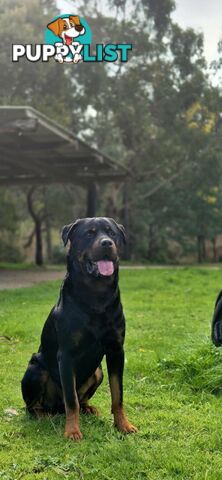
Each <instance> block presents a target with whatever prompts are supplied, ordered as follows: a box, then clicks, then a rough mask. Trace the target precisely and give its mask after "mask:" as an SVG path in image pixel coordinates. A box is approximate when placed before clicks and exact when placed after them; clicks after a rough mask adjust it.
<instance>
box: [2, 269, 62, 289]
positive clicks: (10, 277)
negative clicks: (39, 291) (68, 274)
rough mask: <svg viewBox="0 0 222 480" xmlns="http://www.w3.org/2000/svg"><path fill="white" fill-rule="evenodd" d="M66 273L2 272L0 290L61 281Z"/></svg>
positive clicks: (35, 271)
mask: <svg viewBox="0 0 222 480" xmlns="http://www.w3.org/2000/svg"><path fill="white" fill-rule="evenodd" d="M64 272H65V269H64V271H62V270H60V271H59V270H58V271H47V270H46V271H45V270H42V271H41V270H40V271H38V270H0V290H4V289H9V288H21V287H30V286H32V285H34V284H36V283H40V282H47V281H49V280H60V279H62V278H63V277H64Z"/></svg>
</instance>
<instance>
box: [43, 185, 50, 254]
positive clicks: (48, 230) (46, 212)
mask: <svg viewBox="0 0 222 480" xmlns="http://www.w3.org/2000/svg"><path fill="white" fill-rule="evenodd" d="M44 202H45V228H46V246H47V258H48V261H49V262H51V260H52V236H51V221H50V216H49V211H48V201H47V193H46V189H44Z"/></svg>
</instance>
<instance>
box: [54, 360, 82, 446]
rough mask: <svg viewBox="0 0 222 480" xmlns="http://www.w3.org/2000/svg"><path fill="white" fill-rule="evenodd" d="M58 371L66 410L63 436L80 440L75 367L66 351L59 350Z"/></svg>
mask: <svg viewBox="0 0 222 480" xmlns="http://www.w3.org/2000/svg"><path fill="white" fill-rule="evenodd" d="M59 371H60V378H61V383H62V389H63V396H64V402H65V411H66V425H65V437H67V438H70V439H71V440H81V438H82V433H81V432H80V428H79V401H78V396H77V392H76V377H75V369H74V367H73V359H72V358H71V357H70V355H69V354H67V353H66V352H61V353H60V355H59Z"/></svg>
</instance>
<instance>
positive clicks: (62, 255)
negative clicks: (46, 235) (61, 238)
mask: <svg viewBox="0 0 222 480" xmlns="http://www.w3.org/2000/svg"><path fill="white" fill-rule="evenodd" d="M65 262H66V251H65V249H64V247H62V246H60V245H56V246H55V247H53V249H52V263H58V264H63V265H64V264H65Z"/></svg>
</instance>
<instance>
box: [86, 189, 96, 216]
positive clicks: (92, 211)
mask: <svg viewBox="0 0 222 480" xmlns="http://www.w3.org/2000/svg"><path fill="white" fill-rule="evenodd" d="M97 190H98V189H97V186H96V184H95V182H92V183H90V184H89V185H88V190H87V206H86V216H87V217H95V216H96V209H97Z"/></svg>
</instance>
